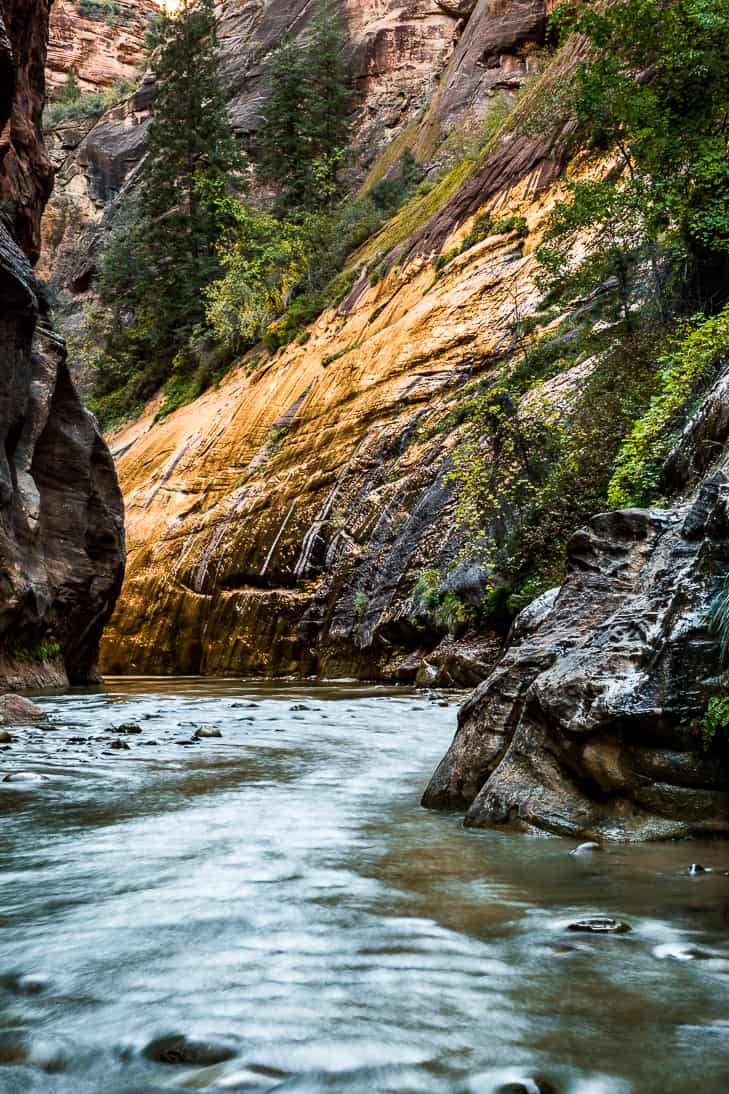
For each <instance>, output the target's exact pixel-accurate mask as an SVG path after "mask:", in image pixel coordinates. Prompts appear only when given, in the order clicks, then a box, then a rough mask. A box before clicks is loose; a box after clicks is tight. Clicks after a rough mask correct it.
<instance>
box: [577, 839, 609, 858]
mask: <svg viewBox="0 0 729 1094" xmlns="http://www.w3.org/2000/svg"><path fill="white" fill-rule="evenodd" d="M594 851H602V846H601V845H600V844H599V843H595V841H594V840H587V841H586V842H585V843H580V844H579V845H578V846H577V847H575V848H573V850H572V851H570V854H571V855H590V854H592V853H593V852H594Z"/></svg>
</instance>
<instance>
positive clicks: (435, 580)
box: [412, 569, 475, 635]
mask: <svg viewBox="0 0 729 1094" xmlns="http://www.w3.org/2000/svg"><path fill="white" fill-rule="evenodd" d="M442 583H443V578H442V576H441V573H440V571H439V570H434V569H427V570H423V572H422V573H421V574H420V576H419V577H418V579H417V581H416V582H415V584H414V585H413V591H412V599H413V602H414V603H415V605H416V606H417V608H418V610H419V611H420V612H424V613H426V614H428V615H430V616H432V618H433V622H434V623H435V625H436V627H438V628H440V629H441V630H444V631H447V632H448V634H451V635H455V634H458V633H459V632H460V631H462V630H463V628H464V627H466V626H467V625H468V624H469V623H473V622H474V621H475V612H474V611H473V609H471V608H469V607H468V605H467V604H464V603H463V601H462V600H461V598H460V597H459V595H458V593H455V592H446V593H441V586H442ZM412 622H413V623H414V624H415V625H416V626H417V625H418V624H417V617H414V618H413V620H412ZM421 625H422V624H421Z"/></svg>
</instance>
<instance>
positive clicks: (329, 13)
mask: <svg viewBox="0 0 729 1094" xmlns="http://www.w3.org/2000/svg"><path fill="white" fill-rule="evenodd" d="M306 52H307V55H308V60H309V66H308V67H309V73H310V77H309V88H308V96H307V97H308V103H307V106H308V109H307V112H306V124H307V129H308V136H309V139H310V147H311V157H312V163H313V165H315V166H316V165H318V166H319V171H318V176H319V182H320V185H319V188H320V189H321V184H322V183H325V184H327V183H328V184H329V186H330V187H332V196H333V184H334V181H335V176H336V168H337V164H338V162H339V160H340V158H341V156H342V155H343V153H344V148H345V145H346V143H347V133H348V130H349V119H348V117H347V113H348V109H349V102H350V93H349V88H348V86H347V70H346V60H345V56H344V26H343V23H342V17H341V13H340V11H339V9H338V8H337V7H336V6H335V5H334V4H333V3H332V0H320V3H319V6H318V9H317V12H316V15H315V16H314V20H313V22H312V25H311V33H310V37H309V42H308V44H307V51H306ZM329 196H330V194H329V193H326V192H325V193H324V194H322V197H324V198H325V199H326V198H327V197H329Z"/></svg>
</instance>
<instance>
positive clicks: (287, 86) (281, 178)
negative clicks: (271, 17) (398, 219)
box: [261, 0, 350, 211]
mask: <svg viewBox="0 0 729 1094" xmlns="http://www.w3.org/2000/svg"><path fill="white" fill-rule="evenodd" d="M344 37H345V36H344V27H343V24H342V19H341V15H340V13H339V10H338V8H337V7H336V6H334V4H333V3H332V0H320V3H319V5H318V8H317V12H316V15H315V16H314V19H313V21H312V24H311V27H310V29H309V31H308V33H307V34H306V35H305V36H304V38H303V40H301V41H300V42H294V41H292V40H291V39H290V38H287V39H286V40H285V41H284V42H283V43H282V44H281V46H280V47H279V48H278V49H277V50H276V52H275V54H274V56H273V58H272V63H271V67H270V69H269V90H270V95H269V98H268V100H267V101H266V103H265V104H264V107H263V126H262V129H261V151H262V171H261V174H262V177H263V178H264V179H267V180H269V181H272V182H274V183H275V184H276V185H277V186H278V187H279V188H280V190H281V198H280V205H281V207H282V208H283V209H284V210H286V211H291V210H300V211H301V210H304V209H315V208H321V207H322V206H325V205H327V204H329V203H330V202H331V201H332V199H333V198H334V197H335V196H336V193H337V172H338V168H339V165H340V163H341V160H342V158H343V156H344V151H345V146H346V143H347V132H348V129H349V119H348V116H347V111H348V106H349V99H350V94H349V89H348V86H347V70H346V61H345V56H344Z"/></svg>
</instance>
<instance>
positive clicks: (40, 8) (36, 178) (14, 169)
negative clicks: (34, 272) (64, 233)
mask: <svg viewBox="0 0 729 1094" xmlns="http://www.w3.org/2000/svg"><path fill="white" fill-rule="evenodd" d="M50 2H51V0H0V18H1V19H2V23H3V24H4V33H3V34H1V35H0V54H1V55H2V62H0V83H1V84H2V91H1V92H0V94H2V95H3V97H4V101H3V100H2V99H0V110H2V113H1V114H0V127H1V128H0V201H2V203H3V209H4V211H5V213H6V221H9V219H12V229H13V234H14V236H15V238H16V240H17V242H18V243H19V244H20V246H21V247H22V248H23V250H24V251H25V253H26V254H27V255H28V257H29V258H30V260H31V262H35V260H36V259H37V258H38V252H39V249H40V219H41V215H42V213H43V208H44V206H45V203H46V201H47V200H48V196H49V194H50V192H51V186H52V182H53V173H52V170H51V165H50V162H49V159H48V155H47V153H46V150H45V147H44V145H43V137H42V131H41V118H42V114H43V99H44V94H45V79H44V64H45V56H46V47H47V43H48V13H49V8H50ZM13 70H14V71H15V88H14V91H12V90H11V88H12V79H11V74H12V72H13Z"/></svg>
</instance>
